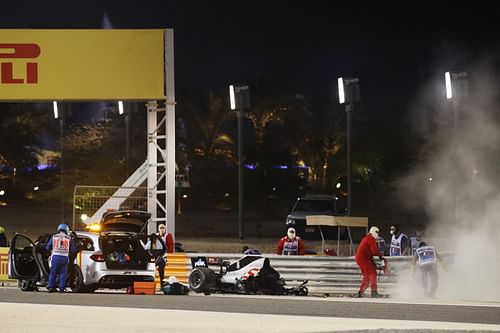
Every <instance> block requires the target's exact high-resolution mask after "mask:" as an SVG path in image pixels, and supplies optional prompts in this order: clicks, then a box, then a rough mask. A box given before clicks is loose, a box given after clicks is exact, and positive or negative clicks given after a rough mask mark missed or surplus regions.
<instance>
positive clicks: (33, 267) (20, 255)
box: [9, 234, 48, 280]
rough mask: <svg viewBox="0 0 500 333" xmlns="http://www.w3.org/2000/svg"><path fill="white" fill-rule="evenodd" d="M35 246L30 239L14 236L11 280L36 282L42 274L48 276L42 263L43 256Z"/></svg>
mask: <svg viewBox="0 0 500 333" xmlns="http://www.w3.org/2000/svg"><path fill="white" fill-rule="evenodd" d="M38 252H39V251H37V248H36V246H35V244H34V243H33V242H32V241H31V239H29V238H28V237H26V236H24V235H21V234H14V237H13V238H12V242H11V245H10V249H9V278H11V279H19V280H20V279H22V280H36V279H39V278H40V274H41V273H42V274H44V275H45V274H47V275H48V272H47V269H46V267H45V265H43V263H42V262H41V260H42V259H41V258H42V256H41V255H40V254H39V253H38Z"/></svg>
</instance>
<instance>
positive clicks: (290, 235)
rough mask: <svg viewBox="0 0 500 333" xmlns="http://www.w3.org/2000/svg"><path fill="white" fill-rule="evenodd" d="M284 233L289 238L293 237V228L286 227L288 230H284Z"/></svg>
mask: <svg viewBox="0 0 500 333" xmlns="http://www.w3.org/2000/svg"><path fill="white" fill-rule="evenodd" d="M286 235H287V236H288V238H290V239H295V228H288V231H287V232H286Z"/></svg>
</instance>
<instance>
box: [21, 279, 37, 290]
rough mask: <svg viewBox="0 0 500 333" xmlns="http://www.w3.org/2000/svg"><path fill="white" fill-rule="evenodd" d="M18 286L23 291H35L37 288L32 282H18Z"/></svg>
mask: <svg viewBox="0 0 500 333" xmlns="http://www.w3.org/2000/svg"><path fill="white" fill-rule="evenodd" d="M17 286H18V287H19V289H21V291H33V290H35V288H36V283H35V281H32V280H17Z"/></svg>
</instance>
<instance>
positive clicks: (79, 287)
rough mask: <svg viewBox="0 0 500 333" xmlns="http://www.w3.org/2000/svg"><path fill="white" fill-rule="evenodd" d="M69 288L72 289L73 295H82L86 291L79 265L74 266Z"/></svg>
mask: <svg viewBox="0 0 500 333" xmlns="http://www.w3.org/2000/svg"><path fill="white" fill-rule="evenodd" d="M69 286H70V288H71V292H73V293H81V292H84V291H85V285H84V284H83V274H82V270H81V269H80V267H78V265H73V274H71V280H70V283H69Z"/></svg>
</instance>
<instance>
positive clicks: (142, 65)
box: [0, 29, 165, 101]
mask: <svg viewBox="0 0 500 333" xmlns="http://www.w3.org/2000/svg"><path fill="white" fill-rule="evenodd" d="M164 33H165V30H154V29H146V30H31V29H19V30H10V29H7V30H0V101H44V100H45V101H52V100H71V101H88V100H153V99H164V98H165V92H164V90H165V82H164V80H165V56H164V52H165V51H164V50H165V48H164Z"/></svg>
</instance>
